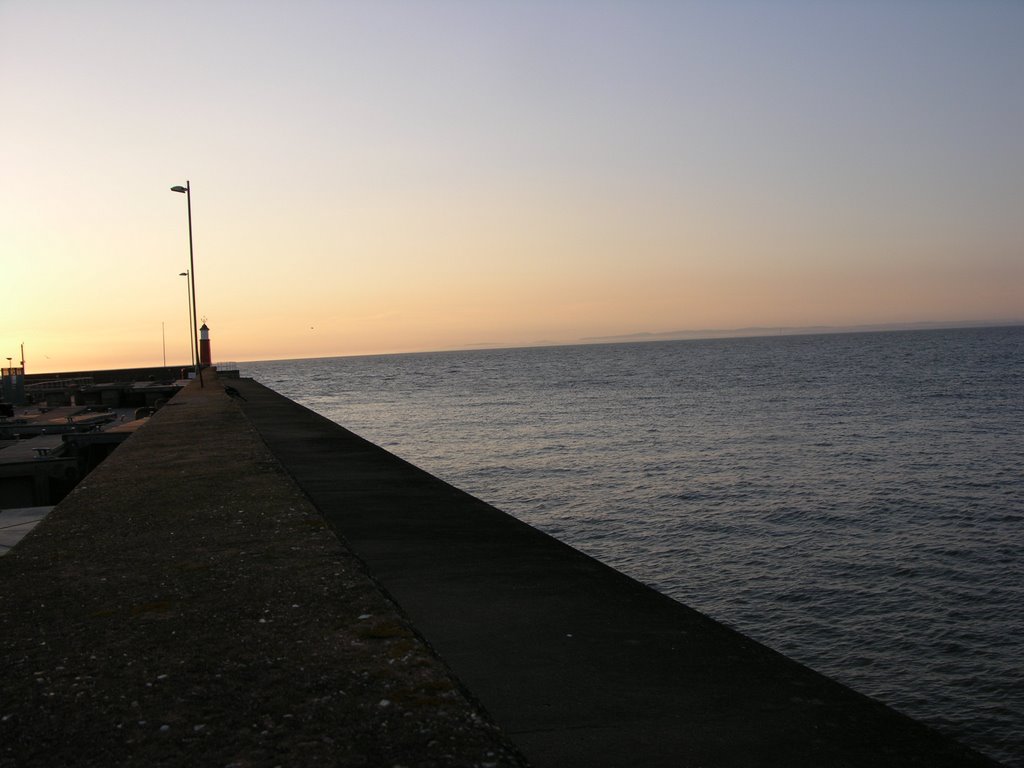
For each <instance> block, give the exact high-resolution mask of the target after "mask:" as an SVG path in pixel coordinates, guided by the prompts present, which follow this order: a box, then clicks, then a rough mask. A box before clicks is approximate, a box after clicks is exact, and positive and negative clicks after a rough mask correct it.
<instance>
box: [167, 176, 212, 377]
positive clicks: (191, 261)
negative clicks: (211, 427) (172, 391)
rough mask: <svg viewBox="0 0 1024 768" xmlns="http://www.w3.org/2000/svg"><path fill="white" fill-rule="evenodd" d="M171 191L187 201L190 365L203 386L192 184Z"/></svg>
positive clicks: (186, 183)
mask: <svg viewBox="0 0 1024 768" xmlns="http://www.w3.org/2000/svg"><path fill="white" fill-rule="evenodd" d="M171 192H181V193H182V194H183V195H185V199H186V200H187V201H188V276H189V280H190V281H191V283H192V345H193V346H192V349H193V354H194V355H195V356H194V357H193V358H192V365H193V367H194V368H195V370H196V375H197V376H198V377H199V386H200V387H205V386H206V385H205V384H204V383H203V371H202V368H201V367H200V365H199V354H198V351H197V350H198V349H199V325H198V323H197V322H196V264H195V257H194V256H193V252H192V186H191V184H189V182H188V181H187V180H186V181H185V186H184V187H182V186H180V185H179V186H175V187H171Z"/></svg>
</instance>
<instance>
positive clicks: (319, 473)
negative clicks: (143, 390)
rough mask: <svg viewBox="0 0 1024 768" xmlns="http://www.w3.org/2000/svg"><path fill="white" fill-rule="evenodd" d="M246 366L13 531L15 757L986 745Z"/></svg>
mask: <svg viewBox="0 0 1024 768" xmlns="http://www.w3.org/2000/svg"><path fill="white" fill-rule="evenodd" d="M231 384H232V385H233V386H234V387H236V388H237V389H238V390H239V391H240V392H241V394H242V395H243V396H244V397H245V400H238V399H231V398H228V397H227V396H226V395H225V394H224V392H223V390H222V389H221V387H220V386H219V385H217V384H216V383H215V382H211V381H209V380H208V381H207V385H206V388H205V389H201V388H200V387H199V386H198V385H197V384H193V385H191V386H190V387H189V388H188V389H186V390H184V391H183V392H182V393H181V394H179V395H178V396H177V397H176V398H175V399H174V400H173V401H172V402H171V403H170V404H169V405H168V406H166V407H165V408H164V409H163V410H162V411H160V412H158V413H157V414H156V415H155V416H154V417H153V418H152V419H151V420H150V423H149V424H147V425H146V426H145V427H144V428H142V429H140V430H139V431H138V433H137V434H135V435H134V436H133V437H132V438H131V439H130V440H128V441H127V442H126V443H125V444H124V445H123V446H121V447H120V448H118V449H117V451H116V452H115V453H114V454H113V455H112V456H111V458H110V459H108V460H107V461H106V462H105V463H104V464H103V465H101V466H100V467H99V469H97V470H96V471H95V472H94V473H93V474H92V475H90V476H89V478H87V480H86V482H85V483H84V486H80V487H79V488H77V489H76V490H75V491H74V492H73V493H72V494H71V495H70V496H69V497H68V498H67V499H65V500H64V501H63V502H61V504H59V505H58V506H57V507H56V508H55V509H54V510H53V511H52V512H51V514H50V515H49V516H48V517H47V519H46V520H45V521H43V522H42V523H41V524H40V525H39V526H38V527H37V528H36V529H35V530H34V531H33V532H32V533H31V534H30V535H29V536H28V537H27V538H26V539H25V540H24V541H22V542H21V543H20V544H19V545H18V546H17V547H16V548H15V549H14V550H13V551H12V552H11V553H10V554H8V555H7V556H5V557H3V558H0V653H2V659H3V668H2V671H0V674H2V679H0V685H2V689H0V690H2V697H0V766H6V765H11V766H13V765H19V766H21V765H58V764H103V765H123V764H134V763H137V764H147V765H148V764H166V765H169V764H184V763H186V762H188V763H196V764H202V765H217V764H220V765H227V764H234V765H277V764H281V765H305V764H312V763H316V762H329V763H335V764H340V765H394V764H401V765H424V766H427V765H481V766H482V765H516V764H519V763H520V761H521V756H525V758H526V760H527V761H528V762H529V763H530V764H532V765H534V766H538V767H544V766H633V765H636V766H673V767H676V766H787V767H789V766H872V767H874V766H929V767H934V766H983V765H993V763H992V762H991V761H989V760H987V759H986V758H984V757H983V756H981V755H978V754H977V753H975V752H973V751H971V750H969V749H967V748H965V747H963V746H962V745H960V744H958V743H956V742H954V741H952V740H951V739H948V738H946V737H944V736H942V735H940V734H938V733H936V732H935V731H933V730H930V729H928V728H926V727H925V726H923V725H921V724H919V723H916V722H914V721H912V720H910V719H909V718H906V717H903V716H902V715H900V714H898V713H896V712H894V711H892V710H890V709H888V708H886V707H884V706H883V705H881V704H879V703H878V702H875V701H873V700H871V699H869V698H867V697H864V696H861V695H859V694H857V693H855V692H853V691H851V690H849V689H847V688H845V687H843V686H841V685H839V684H837V683H835V682H833V681H831V680H828V679H827V678H825V677H823V676H821V675H818V674H816V673H815V672H813V671H811V670H809V669H807V668H806V667H803V666H801V665H799V664H796V663H795V662H793V661H791V660H789V659H786V658H785V657H783V656H781V655H779V654H777V653H775V652H773V651H771V650H770V649H768V648H766V647H764V646H762V645H759V644H758V643H755V642H753V641H751V640H749V639H748V638H745V637H743V636H742V635H739V634H738V633H736V632H733V631H731V630H729V629H728V628H726V627H724V626H722V625H720V624H718V623H716V622H714V621H712V620H710V619H708V618H707V617H705V616H703V615H701V614H699V613H697V612H695V611H692V610H690V609H689V608H687V607H686V606H683V605H681V604H679V603H677V602H675V601H673V600H671V599H669V598H667V597H664V596H663V595H660V594H658V593H657V592H655V591H653V590H651V589H649V588H647V587H645V586H643V585H641V584H639V583H637V582H636V581H634V580H632V579H630V578H628V577H626V576H624V575H622V574H620V573H618V572H617V571H614V570H613V569H611V568H608V567H606V566H604V565H602V564H601V563H599V562H597V561H595V560H593V559H592V558H589V557H587V556H585V555H583V554H581V553H579V552H577V551H576V550H574V549H572V548H571V547H568V546H566V545H565V544H563V543H561V542H558V541H557V540H555V539H553V538H551V537H549V536H547V535H545V534H543V533H541V532H539V531H537V530H535V529H533V528H530V527H529V526H527V525H525V524H523V523H521V522H519V521H518V520H516V519H514V518H512V517H510V516H509V515H506V514H504V513H502V512H501V511H499V510H497V509H495V508H493V507H491V506H489V505H487V504H485V503H483V502H481V501H479V500H477V499H475V498H473V497H471V496H469V495H467V494H465V493H463V492H462V491H460V490H458V489H456V488H453V487H452V486H450V485H447V484H445V483H443V482H441V481H440V480H437V479H436V478H433V477H432V476H430V475H429V474H427V473H425V472H423V471H422V470H419V469H418V468H416V467H414V466H412V465H410V464H408V463H406V462H404V461H402V460H400V459H398V458H396V457H394V456H393V455H391V454H389V453H387V452H386V451H384V450H383V449H381V448H379V447H377V446H374V445H372V444H371V443H368V442H366V441H364V440H362V439H361V438H359V437H357V436H356V435H354V434H352V433H351V432H348V431H347V430H345V429H343V428H342V427H339V426H338V425H336V424H334V423H332V422H330V421H328V420H327V419H324V418H323V417H321V416H318V415H317V414H315V413H313V412H311V411H309V410H307V409H305V408H302V407H301V406H298V405H297V404H295V403H294V402H292V401H290V400H288V399H287V398H284V397H282V396H281V395H279V394H277V393H275V392H273V391H271V390H269V389H267V388H265V387H263V386H261V385H259V384H257V383H255V382H252V381H250V380H244V379H243V380H240V381H232V382H231ZM332 532H333V533H332Z"/></svg>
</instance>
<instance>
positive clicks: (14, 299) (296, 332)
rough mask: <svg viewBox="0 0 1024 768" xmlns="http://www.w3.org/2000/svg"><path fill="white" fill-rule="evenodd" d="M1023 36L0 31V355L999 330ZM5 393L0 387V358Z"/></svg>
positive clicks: (1012, 311)
mask: <svg viewBox="0 0 1024 768" xmlns="http://www.w3.org/2000/svg"><path fill="white" fill-rule="evenodd" d="M1022 39H1024V4H1021V3H1014V2H997V1H996V0H991V1H987V0H982V1H980V2H973V3H952V2H935V3H924V2H905V3H870V2H869V3H863V2H852V1H851V2H835V3H816V2H798V1H796V0H784V1H780V2H777V3H754V2H736V3H712V2H679V3H668V2H658V1H657V0H645V1H642V2H638V3H624V2H602V1H601V0H591V1H586V2H584V0H553V1H552V2H544V3H541V2H525V3H499V2H488V1H487V0H484V1H482V2H459V1H457V0H445V1H439V2H429V3H417V4H412V3H402V2H386V1H385V2H297V3H279V2H247V3H242V2H235V1H233V0H226V1H225V2H218V3H205V2H198V1H196V0H186V1H185V2H180V3H175V4H173V5H167V4H148V3H147V4H139V3H131V2H126V1H115V0H97V2H93V3H87V4H83V3H71V2H60V1H58V0H54V2H29V1H28V0H8V2H5V3H3V4H2V5H0V99H2V102H0V103H2V104H3V110H4V119H3V120H0V168H2V169H3V178H4V183H3V184H0V264H2V268H3V271H2V274H3V281H2V284H3V287H4V301H3V305H2V306H3V309H2V310H0V358H6V357H8V356H11V357H12V358H14V360H15V363H16V362H17V360H18V359H19V356H20V345H21V344H22V343H24V344H25V351H26V368H27V371H28V372H29V373H37V372H49V371H72V370H82V369H102V368H118V367H134V366H155V365H160V364H162V362H163V357H164V355H165V354H166V360H167V363H168V364H169V365H181V364H187V363H188V362H189V360H190V353H189V347H188V341H189V332H190V328H189V325H188V324H187V312H188V307H187V295H186V281H185V280H184V279H183V278H181V277H179V273H180V272H182V271H184V270H186V269H188V267H189V264H188V257H189V253H188V229H187V220H186V208H185V203H186V201H185V198H184V195H177V194H174V193H173V192H171V191H170V187H172V186H174V185H178V184H182V185H183V184H185V182H186V180H188V181H190V182H191V187H192V214H193V224H194V236H195V269H196V294H197V300H198V314H199V317H200V322H201V321H202V318H204V317H205V318H206V321H207V323H208V324H209V326H210V328H211V329H212V332H211V335H212V341H213V352H214V358H215V360H216V361H246V360H268V359H278V358H301V357H327V356H336V355H350V354H371V353H386V352H409V351H425V350H437V349H459V348H462V349H464V348H471V347H475V346H480V345H492V346H521V345H529V344H534V343H575V342H578V341H579V340H581V339H587V338H593V337H611V336H624V335H628V334H638V333H664V332H671V331H684V330H690V329H692V330H699V329H728V328H746V327H796V326H852V325H861V324H872V323H891V324H900V323H914V322H918V321H932V322H948V323H959V322H1018V321H1019V322H1024V214H1022V211H1024V89H1022V88H1021V86H1020V83H1021V78H1022V75H1024V46H1021V45H1020V41H1021V40H1022ZM2 364H3V365H6V360H4V361H3V363H2Z"/></svg>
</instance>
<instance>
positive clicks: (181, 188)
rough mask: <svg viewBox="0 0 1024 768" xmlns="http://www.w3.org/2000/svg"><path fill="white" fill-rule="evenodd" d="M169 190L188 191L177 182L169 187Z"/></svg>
mask: <svg viewBox="0 0 1024 768" xmlns="http://www.w3.org/2000/svg"><path fill="white" fill-rule="evenodd" d="M171 192H182V193H185V192H188V190H187V189H185V188H184V187H183V186H181V185H180V184H179V185H178V186H176V187H171Z"/></svg>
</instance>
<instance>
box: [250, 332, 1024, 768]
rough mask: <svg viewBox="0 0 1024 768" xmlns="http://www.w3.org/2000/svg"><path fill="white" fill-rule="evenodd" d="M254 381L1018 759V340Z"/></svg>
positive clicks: (522, 362) (809, 341)
mask: <svg viewBox="0 0 1024 768" xmlns="http://www.w3.org/2000/svg"><path fill="white" fill-rule="evenodd" d="M242 369H243V370H242V373H243V375H246V376H252V377H254V378H256V379H257V380H259V381H261V382H263V383H264V384H266V385H268V386H270V387H271V388H273V389H275V390H277V391H278V392H281V393H282V394H284V395H286V396H288V397H290V398H292V399H294V400H296V401H297V402H299V403H302V404H303V405H306V406H307V407H309V408H311V409H313V410H315V411H317V412H319V413H321V414H323V415H324V416H327V417H328V418H330V419H332V420H334V421H336V422H338V423H339V424H341V425H343V426H345V427H347V428H348V429H350V430H352V431H354V432H356V433H358V434H360V435H362V436H363V437H365V438H367V439H369V440H371V441H373V442H375V443H377V444H379V445H381V446H383V447H385V448H387V449H388V450H390V451H392V452H393V453H396V454H398V455H400V456H402V457H403V458H405V459H407V460H409V461H411V462H413V463H414V464H417V465H418V466H420V467H422V468H424V469H426V470H428V471H429V472H431V473H433V474H435V475H437V476H439V477H441V478H442V479H444V480H446V481H448V482H450V483H452V484H453V485H456V486H458V487H460V488H462V489H464V490H466V491H468V492H470V493H472V494H473V495H475V496H478V497H480V498H482V499H484V500H486V501H488V502H490V503H492V504H494V505H495V506H497V507H499V508H501V509H503V510H505V511H506V512H509V513H510V514H513V515H515V516H516V517H519V518H520V519H522V520H524V521H526V522H528V523H530V524H531V525H534V526H536V527H538V528H540V529H542V530H544V531H546V532H548V533H550V534H552V535H554V536H556V537H557V538H559V539H561V540H563V541H565V542H567V543H568V544H571V545H572V546H574V547H576V548H578V549H580V550H583V551H585V552H587V553H588V554H591V555H593V556H594V557H596V558H598V559H600V560H602V561H604V562H605V563H607V564H609V565H611V566H613V567H615V568H617V569H619V570H621V571H623V572H625V573H627V574H629V575H631V576H633V577H634V578H636V579H638V580H640V581H643V582H645V583H647V584H649V585H651V586H652V587H654V588H655V589H658V590H660V591H661V592H663V593H665V594H667V595H670V596H672V597H673V598H675V599H677V600H679V601H681V602H683V603H686V604H687V605H689V606H691V607H693V608H696V609H698V610H700V611H703V612H704V613H706V614H708V615H710V616H712V617H714V618H715V619H718V620H719V621H722V622H724V623H726V624H729V625H730V626H732V627H734V628H736V629H738V630H739V631H741V632H743V633H744V634H747V635H749V636H751V637H753V638H755V639H757V640H760V641H761V642H763V643H765V644H767V645H769V646H771V647H773V648H775V649H776V650H779V651H781V652H783V653H785V654H786V655H788V656H790V657H792V658H795V659H797V660H798V661H801V662H803V663H805V664H807V665H809V666H811V667H813V668H814V669H816V670H818V671H820V672H823V673H825V674H827V675H829V676H830V677H833V678H834V679H837V680H839V681H841V682H843V683H845V684H847V685H849V686H851V687H853V688H854V689H856V690H858V691H861V692H862V693H866V694H868V695H870V696H873V697H875V698H878V699H880V700H882V701H884V702H886V703H887V704H889V705H891V706H893V707H895V708H896V709H899V710H901V711H903V712H905V713H906V714H908V715H910V716H912V717H915V718H917V719H920V720H923V721H925V722H928V723H930V724H932V725H933V726H935V727H936V728H938V729H939V730H942V731H944V732H946V733H948V734H950V735H952V736H954V737H956V738H958V739H960V740H962V741H964V742H965V743H968V744H971V745H972V746H974V747H976V748H977V749H979V750H981V751H983V752H985V753H987V754H989V755H990V756H993V757H995V758H996V759H999V760H1002V761H1004V762H1006V763H1007V764H1009V765H1012V766H1024V668H1022V663H1024V662H1022V659H1024V555H1022V551H1021V550H1022V544H1024V535H1022V534H1024V328H1021V327H1009V328H990V329H960V330H943V331H918V332H889V333H858V334H832V335H816V336H777V337H761V338H747V339H716V340H705V341H668V342H648V343H631V344H605V345H584V346H569V347H541V348H525V349H495V350H476V351H468V352H440V353H429V354H407V355H386V356H370V357H342V358H329V359H318V360H298V361H295V360H293V361H276V362H265V363H247V364H244V365H243V366H242Z"/></svg>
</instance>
